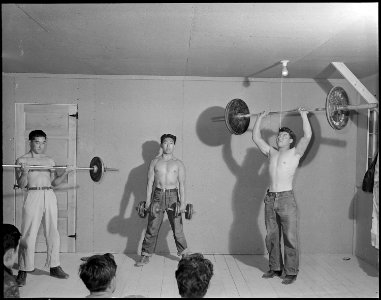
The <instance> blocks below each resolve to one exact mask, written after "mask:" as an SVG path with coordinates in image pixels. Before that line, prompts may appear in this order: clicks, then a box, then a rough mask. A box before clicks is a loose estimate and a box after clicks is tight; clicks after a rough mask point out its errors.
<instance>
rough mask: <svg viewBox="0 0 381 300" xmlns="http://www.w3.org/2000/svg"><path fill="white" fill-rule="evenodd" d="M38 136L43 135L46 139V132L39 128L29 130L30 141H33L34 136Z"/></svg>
mask: <svg viewBox="0 0 381 300" xmlns="http://www.w3.org/2000/svg"><path fill="white" fill-rule="evenodd" d="M40 136H42V137H44V138H45V139H46V133H45V132H43V131H42V130H40V129H37V130H33V131H31V132H30V133H29V140H30V141H33V140H34V138H36V137H40Z"/></svg>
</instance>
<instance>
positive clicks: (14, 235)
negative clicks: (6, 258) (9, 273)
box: [2, 224, 21, 255]
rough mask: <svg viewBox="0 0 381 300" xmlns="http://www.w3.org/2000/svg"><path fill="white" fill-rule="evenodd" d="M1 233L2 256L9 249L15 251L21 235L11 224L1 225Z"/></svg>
mask: <svg viewBox="0 0 381 300" xmlns="http://www.w3.org/2000/svg"><path fill="white" fill-rule="evenodd" d="M2 232H3V247H4V248H3V250H4V253H3V255H4V254H5V252H7V251H8V250H9V249H14V250H16V248H17V246H18V244H19V241H20V237H21V233H20V231H19V230H18V229H17V227H16V226H14V225H12V224H3V228H2Z"/></svg>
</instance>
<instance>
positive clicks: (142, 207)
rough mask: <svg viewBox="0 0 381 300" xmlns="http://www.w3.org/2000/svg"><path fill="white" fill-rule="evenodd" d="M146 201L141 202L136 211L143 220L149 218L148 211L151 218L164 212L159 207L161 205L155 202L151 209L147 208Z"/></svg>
mask: <svg viewBox="0 0 381 300" xmlns="http://www.w3.org/2000/svg"><path fill="white" fill-rule="evenodd" d="M145 204H146V203H145V201H141V202H139V204H138V206H137V207H136V210H137V211H138V215H139V217H141V218H145V217H146V216H147V213H148V210H149V212H150V214H151V216H156V214H157V213H159V212H160V211H162V209H161V208H160V207H159V203H157V202H153V203H152V204H151V205H150V208H145Z"/></svg>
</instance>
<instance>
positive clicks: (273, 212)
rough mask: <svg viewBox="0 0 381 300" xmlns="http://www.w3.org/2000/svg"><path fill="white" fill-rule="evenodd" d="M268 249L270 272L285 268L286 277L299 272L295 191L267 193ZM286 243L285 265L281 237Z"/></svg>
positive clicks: (265, 200)
mask: <svg viewBox="0 0 381 300" xmlns="http://www.w3.org/2000/svg"><path fill="white" fill-rule="evenodd" d="M264 202H265V223H266V231H267V235H266V248H267V251H268V253H269V266H270V270H274V271H279V270H282V269H283V268H284V270H285V273H286V275H297V274H298V272H299V248H298V233H297V206H296V201H295V198H294V193H293V191H285V192H279V193H272V192H267V194H266V196H265V199H264ZM282 234H283V242H284V263H283V259H282V250H281V243H280V241H281V236H282Z"/></svg>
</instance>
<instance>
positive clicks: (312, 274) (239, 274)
mask: <svg viewBox="0 0 381 300" xmlns="http://www.w3.org/2000/svg"><path fill="white" fill-rule="evenodd" d="M93 254H97V253H93ZM88 255H91V254H90V253H70V254H68V253H65V254H61V265H62V267H63V269H64V270H65V272H67V273H69V274H70V278H69V279H56V278H54V277H50V276H49V270H48V269H46V268H44V267H43V266H44V261H45V253H36V259H35V267H36V270H35V271H34V272H33V273H29V274H28V276H27V285H26V286H24V287H21V288H20V294H21V297H23V298H41V297H44V298H45V297H46V298H57V297H60V298H71V297H75V298H78V297H85V296H86V295H88V294H89V293H88V291H87V289H86V287H85V286H84V284H83V282H82V281H81V279H80V278H79V276H78V267H79V265H80V263H81V260H80V258H81V257H82V256H88ZM114 255H115V260H116V263H117V265H118V269H117V288H116V291H115V293H114V296H115V297H128V296H130V297H131V296H143V297H156V298H180V297H179V294H178V290H177V285H176V279H175V275H174V274H175V270H176V267H177V263H178V261H179V258H178V257H177V256H175V255H171V254H167V255H160V254H156V255H154V256H153V257H152V258H151V261H150V263H149V264H148V265H145V266H144V267H135V266H134V263H135V260H136V259H138V257H137V255H130V256H126V255H125V254H114ZM204 256H205V257H207V258H208V259H210V260H211V261H212V263H213V265H214V276H213V277H212V280H211V283H210V287H209V290H208V292H207V294H206V298H208V297H210V298H212V297H215V298H286V297H288V298H290V297H292V298H304V297H306V298H327V297H329V298H330V297H332V298H338V297H340V298H344V297H346V298H359V297H361V298H363V297H364V298H378V297H379V271H378V268H376V267H374V266H371V265H369V264H367V263H365V262H364V261H362V260H360V259H358V258H356V257H354V256H352V255H336V254H335V255H325V254H324V255H323V254H318V255H301V257H300V271H299V275H298V278H297V280H296V281H295V282H294V283H293V284H291V285H283V284H281V281H282V279H281V278H278V277H274V278H272V279H262V278H261V276H262V274H263V272H265V271H266V270H267V265H268V260H267V257H266V256H262V255H204ZM343 258H349V259H347V260H344V259H343ZM13 271H14V274H17V270H16V269H14V270H13Z"/></svg>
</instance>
